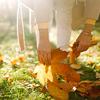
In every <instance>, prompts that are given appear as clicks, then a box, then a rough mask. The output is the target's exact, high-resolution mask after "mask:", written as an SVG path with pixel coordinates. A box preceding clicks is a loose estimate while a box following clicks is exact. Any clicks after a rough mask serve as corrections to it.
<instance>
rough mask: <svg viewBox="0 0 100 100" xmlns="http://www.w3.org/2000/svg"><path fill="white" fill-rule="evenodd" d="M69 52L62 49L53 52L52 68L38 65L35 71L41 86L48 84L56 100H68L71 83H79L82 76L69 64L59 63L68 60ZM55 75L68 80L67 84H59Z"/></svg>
mask: <svg viewBox="0 0 100 100" xmlns="http://www.w3.org/2000/svg"><path fill="white" fill-rule="evenodd" d="M67 55H68V52H65V51H61V50H60V49H55V50H52V53H51V66H44V65H43V64H41V63H40V64H38V66H37V67H36V69H35V71H34V72H35V73H36V72H37V79H39V81H40V83H41V84H43V85H44V84H45V82H46V83H47V86H48V90H49V92H50V94H51V95H52V96H53V97H54V98H55V99H56V100H68V98H69V95H68V93H69V92H70V91H71V90H72V87H71V86H70V84H69V82H70V81H71V82H79V81H80V75H79V74H77V73H76V71H75V70H73V69H72V68H71V67H70V65H69V64H63V63H59V61H61V60H63V59H66V58H67ZM55 74H58V75H61V76H63V77H64V78H66V80H67V82H66V83H59V82H58V80H57V78H56V77H55Z"/></svg>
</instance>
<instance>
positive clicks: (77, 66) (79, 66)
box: [70, 64, 81, 69]
mask: <svg viewBox="0 0 100 100" xmlns="http://www.w3.org/2000/svg"><path fill="white" fill-rule="evenodd" d="M70 67H71V68H73V69H80V68H81V65H80V64H71V65H70Z"/></svg>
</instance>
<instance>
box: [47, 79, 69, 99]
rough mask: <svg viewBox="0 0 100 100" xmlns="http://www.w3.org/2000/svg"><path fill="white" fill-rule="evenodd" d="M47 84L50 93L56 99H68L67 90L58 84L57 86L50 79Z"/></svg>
mask: <svg viewBox="0 0 100 100" xmlns="http://www.w3.org/2000/svg"><path fill="white" fill-rule="evenodd" d="M47 86H48V90H49V92H50V94H51V95H52V96H53V97H54V98H55V99H56V100H68V98H69V95H68V92H67V91H65V90H62V89H60V88H59V87H58V86H56V85H55V84H54V83H53V82H50V81H49V80H48V82H47Z"/></svg>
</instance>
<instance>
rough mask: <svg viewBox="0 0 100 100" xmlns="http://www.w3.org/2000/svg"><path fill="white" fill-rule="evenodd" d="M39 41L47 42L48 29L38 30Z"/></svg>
mask: <svg viewBox="0 0 100 100" xmlns="http://www.w3.org/2000/svg"><path fill="white" fill-rule="evenodd" d="M39 40H47V41H48V40H49V33H48V29H39Z"/></svg>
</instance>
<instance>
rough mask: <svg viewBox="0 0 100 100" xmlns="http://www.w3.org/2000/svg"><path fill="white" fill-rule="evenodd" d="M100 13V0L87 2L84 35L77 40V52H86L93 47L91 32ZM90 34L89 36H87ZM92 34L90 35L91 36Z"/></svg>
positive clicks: (88, 0)
mask: <svg viewBox="0 0 100 100" xmlns="http://www.w3.org/2000/svg"><path fill="white" fill-rule="evenodd" d="M99 13H100V0H96V1H95V0H87V2H86V21H85V27H84V29H83V31H82V33H81V34H80V35H79V37H78V38H77V40H76V42H75V44H77V45H78V47H77V49H76V50H75V52H83V51H86V50H87V49H88V48H89V46H90V45H91V39H92V38H91V32H92V29H93V27H94V25H95V22H96V20H97V19H98V17H99ZM86 33H88V35H87V34H86ZM89 34H90V35H89Z"/></svg>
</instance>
